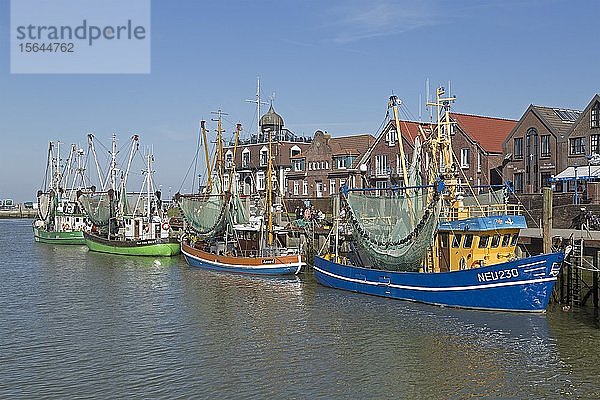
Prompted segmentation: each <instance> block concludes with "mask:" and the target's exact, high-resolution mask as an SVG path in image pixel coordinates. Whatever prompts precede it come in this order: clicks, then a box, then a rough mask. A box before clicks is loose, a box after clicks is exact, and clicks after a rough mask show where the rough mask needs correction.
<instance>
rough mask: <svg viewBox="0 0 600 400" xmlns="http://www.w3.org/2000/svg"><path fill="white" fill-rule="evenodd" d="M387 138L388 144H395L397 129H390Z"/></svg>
mask: <svg viewBox="0 0 600 400" xmlns="http://www.w3.org/2000/svg"><path fill="white" fill-rule="evenodd" d="M385 140H386V142H387V143H388V146H390V147H391V146H395V145H396V130H395V129H390V130H389V131H388V133H387V134H386V135H385Z"/></svg>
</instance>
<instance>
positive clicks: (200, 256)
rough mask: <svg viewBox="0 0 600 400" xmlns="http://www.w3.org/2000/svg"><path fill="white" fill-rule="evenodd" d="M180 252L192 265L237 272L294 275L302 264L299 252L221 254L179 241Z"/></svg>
mask: <svg viewBox="0 0 600 400" xmlns="http://www.w3.org/2000/svg"><path fill="white" fill-rule="evenodd" d="M181 252H182V253H183V256H184V257H185V260H186V261H187V263H188V264H189V265H190V266H192V267H199V268H204V269H210V270H214V271H221V272H232V273H238V274H251V275H295V274H297V273H298V272H300V269H301V268H302V266H303V265H304V262H303V261H302V256H301V255H299V254H296V255H285V256H277V257H232V256H221V255H216V254H212V253H208V252H205V251H202V250H199V249H196V248H194V247H191V246H189V245H188V244H186V243H185V242H182V243H181Z"/></svg>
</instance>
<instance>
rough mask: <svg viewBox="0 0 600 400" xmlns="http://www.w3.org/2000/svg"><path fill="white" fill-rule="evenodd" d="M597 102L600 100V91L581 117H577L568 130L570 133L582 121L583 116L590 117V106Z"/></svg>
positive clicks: (582, 112)
mask: <svg viewBox="0 0 600 400" xmlns="http://www.w3.org/2000/svg"><path fill="white" fill-rule="evenodd" d="M597 102H600V94H598V93H596V94H595V95H594V97H592V99H591V100H590V101H589V103H588V105H587V106H586V107H585V109H584V110H583V111H581V113H580V114H579V118H577V120H576V121H575V122H573V124H571V128H570V129H569V132H568V134H569V135H570V134H571V132H572V131H573V130H575V128H576V127H577V126H578V125H579V124H580V123H581V119H582V118H586V117H587V118H589V115H588V112H589V111H590V108H592V107H593V106H594V105H595V104H596V103H597Z"/></svg>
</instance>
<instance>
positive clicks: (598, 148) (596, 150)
mask: <svg viewBox="0 0 600 400" xmlns="http://www.w3.org/2000/svg"><path fill="white" fill-rule="evenodd" d="M590 154H600V135H591V136H590Z"/></svg>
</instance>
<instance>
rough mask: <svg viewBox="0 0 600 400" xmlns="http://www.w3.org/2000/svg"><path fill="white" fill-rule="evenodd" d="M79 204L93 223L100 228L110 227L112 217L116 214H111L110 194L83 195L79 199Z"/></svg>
mask: <svg viewBox="0 0 600 400" xmlns="http://www.w3.org/2000/svg"><path fill="white" fill-rule="evenodd" d="M79 202H80V203H81V206H82V207H83V209H84V211H85V214H86V215H87V217H88V218H89V220H90V221H92V223H94V224H96V225H99V226H106V225H108V222H109V220H110V218H111V216H112V215H113V214H114V213H112V212H111V201H110V198H109V196H108V193H97V194H83V195H81V196H80V197H79Z"/></svg>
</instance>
